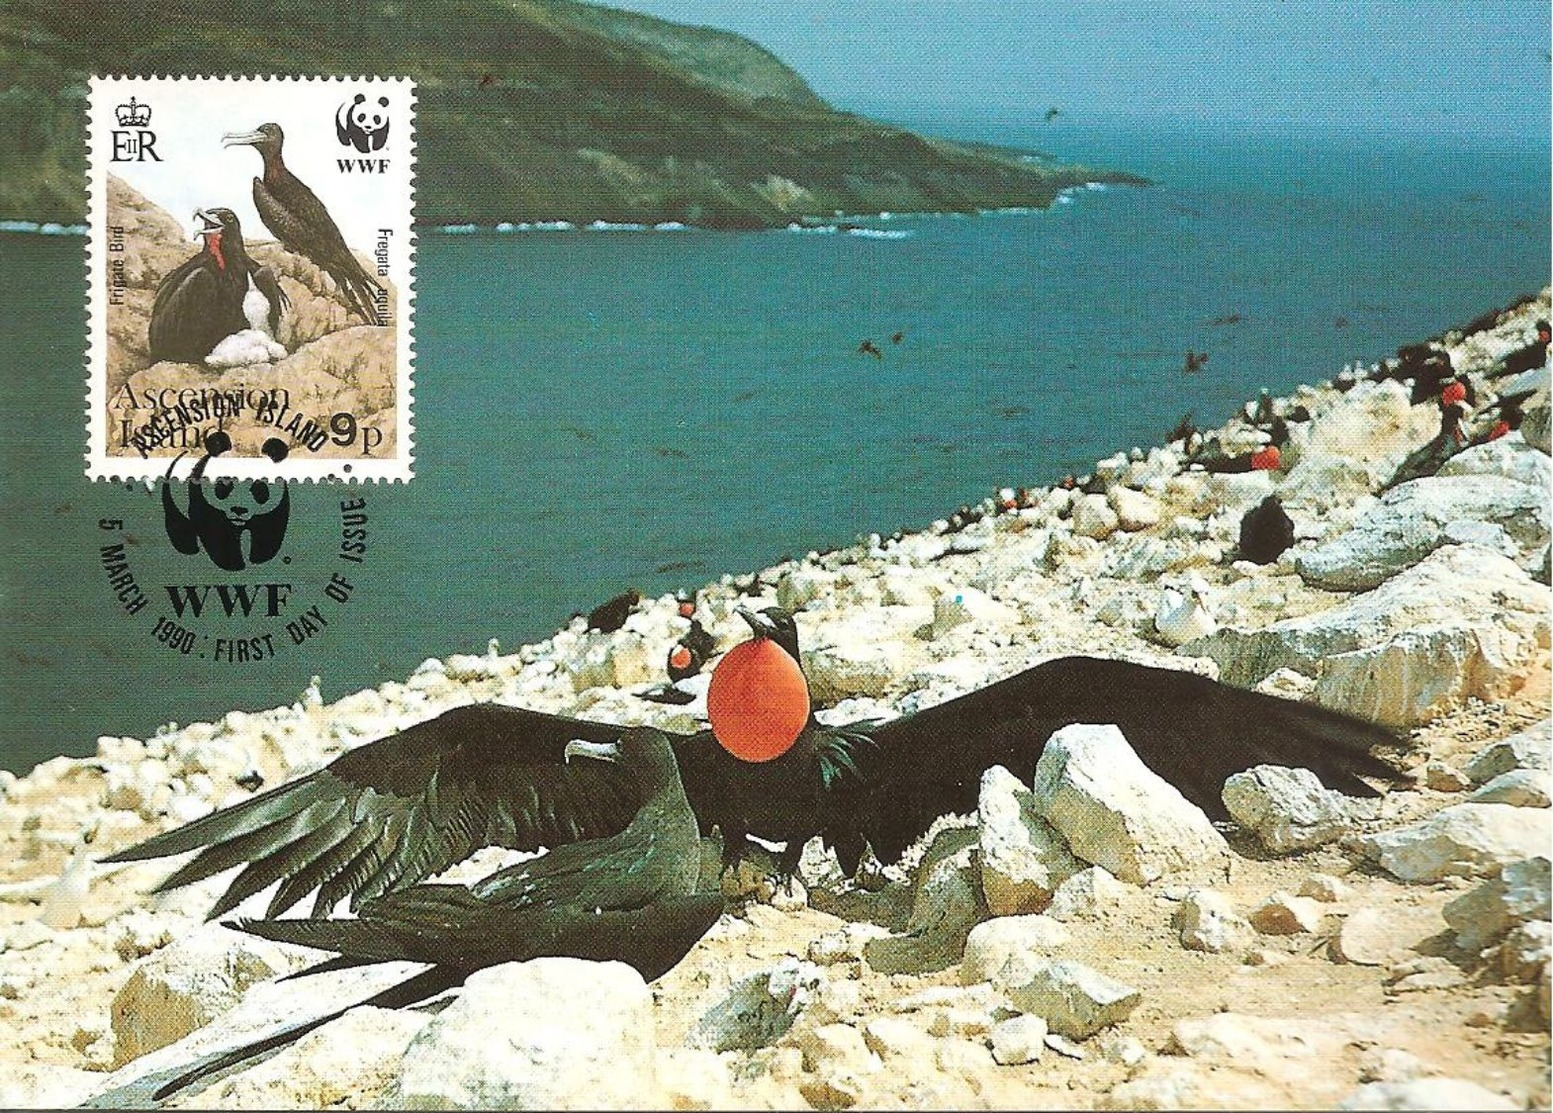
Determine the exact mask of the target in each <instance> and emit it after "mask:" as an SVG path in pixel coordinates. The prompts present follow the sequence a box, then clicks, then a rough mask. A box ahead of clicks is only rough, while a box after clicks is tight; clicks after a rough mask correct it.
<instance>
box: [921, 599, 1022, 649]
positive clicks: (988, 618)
mask: <svg viewBox="0 0 1553 1113" xmlns="http://www.w3.org/2000/svg"><path fill="white" fill-rule="evenodd" d="M1018 618H1019V615H1018V612H1016V611H1015V610H1014V609H1013V608H1012V607H1010V606H1008V605H1007V604H1005V603H999V602H998V601H997V600H995V599H993V598H992V597H991V596H989V595H987V593H986V592H984V591H979V590H977V589H976V588H974V587H962V588H958V589H956V590H954V591H948V592H945V593H944V594H942V595H940V596H938V598H936V599H935V600H934V601H933V628H932V634H933V637H934V638H941V637H943V636H944V635H945V634H947V633H948V632H949V631H950V630H953V629H954V628H955V627H956V626H962V625H964V624H965V623H968V622H969V623H972V624H974V625H976V626H978V627H981V628H985V629H997V628H998V627H1000V626H1006V625H1008V624H1009V623H1011V622H1015V621H1017V620H1018Z"/></svg>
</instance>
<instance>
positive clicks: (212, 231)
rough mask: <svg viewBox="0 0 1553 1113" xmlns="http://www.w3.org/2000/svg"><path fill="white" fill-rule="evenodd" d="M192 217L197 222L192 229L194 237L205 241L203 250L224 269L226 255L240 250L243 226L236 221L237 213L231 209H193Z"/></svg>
mask: <svg viewBox="0 0 1553 1113" xmlns="http://www.w3.org/2000/svg"><path fill="white" fill-rule="evenodd" d="M194 219H195V220H196V221H197V222H198V224H197V226H196V227H195V229H194V238H195V239H197V240H204V241H205V250H206V251H208V252H209V253H210V254H212V255H214V256H215V257H216V261H217V262H219V263H220V264H221V267H222V269H223V270H224V269H226V256H227V254H228V253H229V252H232V251H234V250H235V251H238V252H241V251H242V247H243V227H242V225H241V224H239V223H238V220H237V214H236V213H234V212H233V211H232V210H231V209H223V208H214V209H195V210H194Z"/></svg>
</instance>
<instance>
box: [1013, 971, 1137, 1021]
mask: <svg viewBox="0 0 1553 1113" xmlns="http://www.w3.org/2000/svg"><path fill="white" fill-rule="evenodd" d="M1012 961H1014V962H1018V960H1017V959H1015V960H1012ZM1022 974H1023V976H1022V978H1021V980H1019V981H1017V982H1009V981H1006V982H1005V984H1006V990H1007V993H1008V998H1009V1000H1010V1001H1011V1002H1012V1003H1013V1006H1014V1007H1015V1008H1016V1009H1018V1010H1019V1011H1020V1012H1023V1013H1028V1014H1030V1015H1031V1016H1038V1017H1040V1018H1041V1019H1042V1020H1044V1021H1046V1024H1047V1027H1049V1028H1050V1029H1051V1030H1052V1031H1053V1032H1055V1033H1056V1034H1057V1035H1059V1036H1067V1037H1069V1038H1071V1039H1076V1040H1081V1039H1085V1038H1087V1037H1089V1036H1092V1035H1094V1034H1095V1033H1096V1032H1098V1031H1100V1030H1101V1029H1102V1028H1107V1027H1110V1026H1111V1025H1112V1024H1117V1023H1119V1022H1121V1021H1123V1020H1126V1019H1127V1017H1128V1016H1130V1015H1131V1014H1132V1010H1133V1009H1135V1008H1137V1007H1138V1004H1139V1003H1140V1002H1141V1001H1142V1000H1143V994H1142V993H1140V992H1139V991H1138V990H1136V989H1134V988H1133V987H1132V986H1130V985H1127V984H1126V983H1124V982H1119V981H1117V980H1116V979H1115V978H1110V977H1107V976H1106V975H1104V974H1102V973H1100V971H1098V970H1095V969H1093V968H1091V967H1088V966H1085V965H1084V964H1083V963H1081V962H1066V961H1058V962H1045V963H1038V964H1035V965H1034V966H1033V967H1032V968H1030V969H1028V970H1025V971H1023V972H1022Z"/></svg>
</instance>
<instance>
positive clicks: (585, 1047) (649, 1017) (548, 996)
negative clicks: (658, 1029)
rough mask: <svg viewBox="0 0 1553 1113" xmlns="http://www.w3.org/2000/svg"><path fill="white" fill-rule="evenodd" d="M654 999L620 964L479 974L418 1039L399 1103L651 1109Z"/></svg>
mask: <svg viewBox="0 0 1553 1113" xmlns="http://www.w3.org/2000/svg"><path fill="white" fill-rule="evenodd" d="M653 1066H654V1062H653V1014H652V993H651V992H650V991H649V990H648V988H647V984H646V983H645V982H643V981H642V977H641V975H640V974H638V973H637V972H636V971H635V970H633V969H632V968H631V967H629V966H627V965H625V964H624V963H619V962H587V961H584V960H582V959H573V958H542V959H535V960H534V961H532V962H522V963H508V964H505V965H502V966H494V967H491V968H489V969H487V970H480V971H477V972H475V973H474V974H472V975H470V977H469V979H468V981H466V982H465V983H464V988H463V991H462V993H460V995H459V996H458V998H457V1000H455V1001H454V1002H453V1003H452V1004H451V1005H449V1006H448V1007H447V1008H446V1009H444V1010H443V1011H442V1012H440V1013H438V1014H437V1015H436V1016H435V1017H434V1018H432V1020H431V1021H430V1023H428V1024H427V1025H426V1026H425V1027H424V1028H422V1029H421V1030H420V1032H418V1033H417V1034H416V1036H415V1038H414V1039H412V1040H411V1041H410V1045H409V1047H408V1048H407V1049H406V1051H405V1056H404V1062H403V1066H402V1067H401V1069H400V1074H399V1080H398V1084H397V1087H396V1089H395V1091H394V1093H393V1103H394V1104H397V1105H399V1106H401V1107H402V1108H407V1109H598V1108H601V1107H611V1106H613V1107H621V1106H628V1105H648V1104H651V1102H652V1100H653V1098H654V1096H655V1083H654V1074H653Z"/></svg>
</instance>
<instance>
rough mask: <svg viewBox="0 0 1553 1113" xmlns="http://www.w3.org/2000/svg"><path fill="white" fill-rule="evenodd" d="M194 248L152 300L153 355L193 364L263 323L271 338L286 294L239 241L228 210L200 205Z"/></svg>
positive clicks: (150, 337) (238, 228)
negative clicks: (197, 246)
mask: <svg viewBox="0 0 1553 1113" xmlns="http://www.w3.org/2000/svg"><path fill="white" fill-rule="evenodd" d="M194 216H195V218H196V219H197V220H198V221H199V222H200V228H199V231H198V233H197V235H198V236H199V238H200V239H201V240H202V241H203V242H204V246H203V247H202V248H201V249H200V251H199V253H198V254H197V255H195V256H193V257H192V258H190V259H188V260H187V261H185V262H184V263H182V264H180V265H179V266H177V267H175V268H173V270H171V271H169V272H168V273H167V276H166V277H165V278H163V279H162V281H161V283H160V284H158V286H157V288H156V300H155V301H154V302H152V304H151V324H150V328H149V330H148V340H149V342H150V348H151V358H152V359H153V360H163V359H171V360H177V361H179V362H181V363H197V362H199V361H200V360H202V359H204V358H205V357H206V356H208V355H209V354H210V352H211V349H212V348H214V347H215V346H216V345H217V344H219V343H220V342H221V341H222V340H224V339H226V338H227V337H228V336H231V335H232V334H233V333H234V332H241V331H242V330H243V329H246V328H259V327H261V326H263V327H264V328H265V329H266V331H268V332H269V334H270V335H271V336H272V337H273V336H274V335H275V334H276V331H277V330H278V329H279V328H280V315H281V312H282V311H283V310H284V309H286V308H287V307H288V306H289V305H290V302H289V299H287V297H286V293H285V291H284V290H282V289H281V288H280V283H279V281H277V280H276V278H275V272H274V271H272V270H270V268H269V267H265V266H260V265H259V263H258V261H257V260H255V259H254V258H252V257H251V256H250V255H249V254H248V251H247V248H246V247H245V246H244V244H243V229H242V224H241V223H240V222H239V221H238V219H237V214H236V213H234V212H233V211H232V210H231V209H221V208H216V209H199V210H197V211H196V212H195V214H194Z"/></svg>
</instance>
